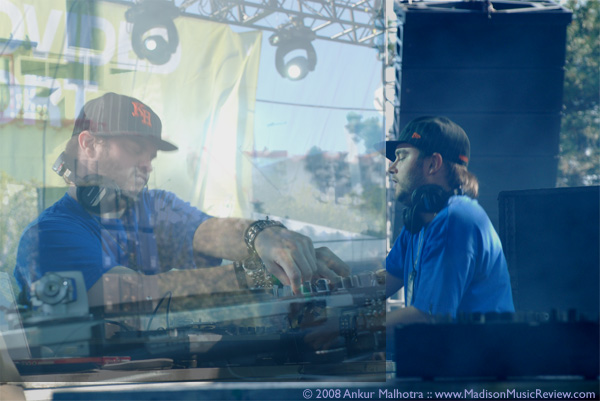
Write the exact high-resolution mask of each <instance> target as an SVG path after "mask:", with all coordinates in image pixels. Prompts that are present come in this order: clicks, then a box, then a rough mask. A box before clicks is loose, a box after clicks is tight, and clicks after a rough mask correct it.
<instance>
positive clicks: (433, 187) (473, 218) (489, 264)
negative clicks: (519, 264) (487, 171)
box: [386, 117, 514, 325]
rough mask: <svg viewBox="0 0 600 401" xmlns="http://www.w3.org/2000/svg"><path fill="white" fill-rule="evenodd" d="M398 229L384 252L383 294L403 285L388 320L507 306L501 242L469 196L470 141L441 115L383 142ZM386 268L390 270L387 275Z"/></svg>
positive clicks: (473, 191)
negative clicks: (400, 220)
mask: <svg viewBox="0 0 600 401" xmlns="http://www.w3.org/2000/svg"><path fill="white" fill-rule="evenodd" d="M386 157H387V158H388V159H390V160H391V161H392V164H391V165H390V167H389V169H388V173H389V174H390V175H391V180H392V181H393V183H394V191H395V197H396V199H397V200H398V201H399V202H401V203H403V204H404V205H405V206H406V209H405V212H404V216H403V217H404V228H403V229H402V231H401V233H400V235H399V236H398V238H397V240H396V242H395V243H394V246H393V248H392V250H391V251H390V253H389V254H388V256H387V259H386V270H387V271H388V273H389V275H388V277H389V280H388V290H389V291H388V293H389V294H393V293H394V292H396V291H398V290H399V289H400V288H402V287H404V297H405V304H406V307H405V308H401V309H398V310H395V311H392V312H391V313H389V314H388V315H387V322H388V324H391V325H394V324H398V323H413V322H432V321H434V320H435V319H436V318H438V317H443V318H448V317H450V318H456V316H457V315H459V314H469V313H487V312H498V313H502V312H514V306H513V301H512V293H511V286H510V279H509V276H508V268H507V265H506V260H505V258H504V254H503V252H502V245H501V243H500V240H499V238H498V235H497V234H496V232H495V230H494V228H493V226H492V224H491V222H490V220H489V218H488V216H487V215H486V213H485V211H484V210H483V208H481V206H480V205H479V204H478V203H477V201H476V200H474V198H476V197H477V195H478V188H479V185H478V182H477V179H476V178H475V176H474V175H473V174H471V173H470V172H469V171H468V170H467V166H468V163H469V157H470V143H469V139H468V137H467V135H466V133H465V132H464V130H463V129H462V128H461V127H460V126H458V125H457V124H456V123H454V122H452V121H451V120H449V119H448V118H445V117H420V118H417V119H414V120H413V121H411V122H409V123H408V125H407V126H406V127H405V128H404V130H403V131H402V132H401V134H400V137H399V138H398V139H397V140H395V141H387V142H386ZM390 275H391V277H390Z"/></svg>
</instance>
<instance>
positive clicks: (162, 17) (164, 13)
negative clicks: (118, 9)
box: [125, 0, 180, 65]
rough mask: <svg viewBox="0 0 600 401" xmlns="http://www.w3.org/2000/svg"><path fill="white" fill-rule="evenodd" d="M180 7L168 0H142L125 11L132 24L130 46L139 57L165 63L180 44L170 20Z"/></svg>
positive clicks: (152, 61) (159, 63)
mask: <svg viewBox="0 0 600 401" xmlns="http://www.w3.org/2000/svg"><path fill="white" fill-rule="evenodd" d="M179 14H180V11H179V9H178V8H177V7H176V6H175V4H173V3H172V2H171V1H166V0H145V1H143V2H141V3H139V4H136V5H135V6H133V7H131V8H130V9H129V10H127V11H126V12H125V19H126V20H127V21H128V22H131V23H132V24H133V29H132V32H131V47H132V48H133V51H134V52H135V54H137V56H138V57H139V58H141V59H147V60H148V61H150V62H151V63H152V64H157V65H162V64H166V63H167V62H168V61H169V60H170V59H171V56H172V55H173V53H175V51H176V50H177V46H179V35H178V34H177V28H176V27H175V24H174V23H173V20H174V19H175V18H177V16H179Z"/></svg>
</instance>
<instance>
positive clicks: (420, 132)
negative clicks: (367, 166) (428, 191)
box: [385, 116, 471, 166]
mask: <svg viewBox="0 0 600 401" xmlns="http://www.w3.org/2000/svg"><path fill="white" fill-rule="evenodd" d="M402 143H407V144H409V145H412V146H414V147H415V148H417V149H419V150H421V151H422V152H424V153H425V154H427V155H430V154H432V153H439V154H441V155H442V157H443V158H444V159H445V160H448V161H451V162H454V163H457V164H461V165H463V166H467V165H468V164H469V158H470V157H471V144H470V142H469V137H467V134H466V132H465V130H463V129H462V128H461V127H460V125H458V124H456V123H455V122H453V121H452V120H450V119H449V118H447V117H429V116H427V117H418V118H415V119H414V120H412V121H410V122H409V123H408V124H407V125H406V127H404V129H403V130H402V132H401V133H400V135H399V137H398V139H396V140H393V141H386V142H385V157H387V158H388V159H390V160H391V161H395V160H396V148H397V147H398V145H400V144H402Z"/></svg>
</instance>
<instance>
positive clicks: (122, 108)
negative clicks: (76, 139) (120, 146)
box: [73, 92, 177, 151]
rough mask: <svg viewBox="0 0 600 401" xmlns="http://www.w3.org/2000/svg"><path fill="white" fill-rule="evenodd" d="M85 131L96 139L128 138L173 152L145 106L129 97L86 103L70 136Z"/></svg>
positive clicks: (110, 95) (108, 97)
mask: <svg viewBox="0 0 600 401" xmlns="http://www.w3.org/2000/svg"><path fill="white" fill-rule="evenodd" d="M81 131H89V132H90V133H91V134H93V135H98V136H132V137H143V138H147V139H150V140H151V142H152V143H153V144H154V145H155V146H156V148H157V149H158V150H165V151H170V150H177V146H175V145H173V144H172V143H169V142H167V141H164V140H162V139H161V131H162V123H161V121H160V118H159V117H158V115H157V114H156V113H155V112H154V111H153V110H152V109H151V108H150V107H148V106H147V105H146V104H144V103H142V102H141V101H139V100H138V99H135V98H133V97H129V96H125V95H119V94H116V93H113V92H109V93H106V94H104V95H102V96H100V97H99V98H96V99H92V100H90V101H88V102H87V103H86V104H85V105H84V106H83V108H82V109H81V112H80V113H79V116H78V117H77V120H75V127H74V128H73V136H75V135H79V134H80V133H81Z"/></svg>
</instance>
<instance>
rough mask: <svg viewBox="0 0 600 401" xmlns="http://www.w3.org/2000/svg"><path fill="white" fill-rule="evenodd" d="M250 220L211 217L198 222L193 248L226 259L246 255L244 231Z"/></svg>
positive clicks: (243, 257)
mask: <svg viewBox="0 0 600 401" xmlns="http://www.w3.org/2000/svg"><path fill="white" fill-rule="evenodd" d="M251 223H252V220H245V219H237V218H217V217H215V218H212V219H209V220H207V221H205V222H204V223H202V224H200V225H199V226H198V228H197V229H196V233H195V234H194V250H195V251H196V252H200V253H202V254H205V255H208V256H213V257H217V258H222V259H227V260H242V259H245V258H247V257H248V248H247V247H246V243H245V242H244V233H245V232H246V229H247V228H248V226H249V225H250V224H251Z"/></svg>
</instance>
